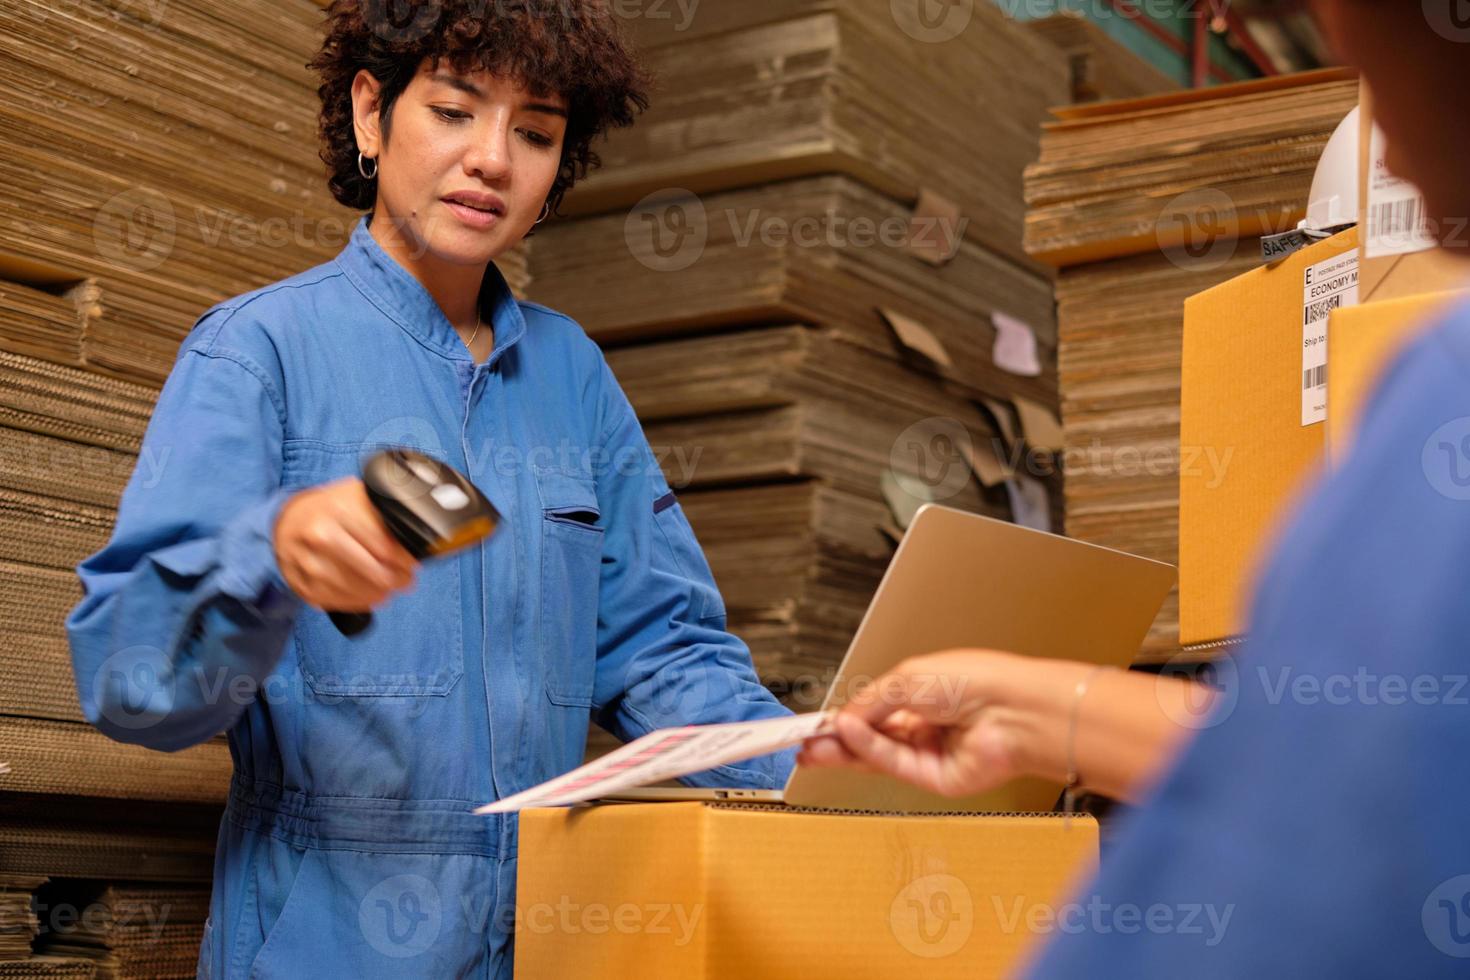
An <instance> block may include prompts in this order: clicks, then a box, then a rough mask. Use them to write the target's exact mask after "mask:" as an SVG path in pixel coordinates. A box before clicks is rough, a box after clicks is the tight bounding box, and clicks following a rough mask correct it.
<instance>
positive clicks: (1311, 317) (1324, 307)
mask: <svg viewBox="0 0 1470 980" xmlns="http://www.w3.org/2000/svg"><path fill="white" fill-rule="evenodd" d="M1341 307H1342V294H1341V293H1338V294H1337V295H1336V296H1329V297H1327V298H1326V299H1324V300H1323V301H1322V302H1320V303H1313V304H1311V305H1310V306H1308V307H1307V324H1313V323H1316V322H1317V321H1318V320H1325V319H1327V314H1329V313H1331V312H1332V311H1333V310H1336V309H1340V308H1341Z"/></svg>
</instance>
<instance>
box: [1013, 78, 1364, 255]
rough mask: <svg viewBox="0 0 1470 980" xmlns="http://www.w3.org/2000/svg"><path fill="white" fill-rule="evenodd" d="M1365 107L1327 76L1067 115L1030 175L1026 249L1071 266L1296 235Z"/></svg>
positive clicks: (1050, 131) (1350, 84)
mask: <svg viewBox="0 0 1470 980" xmlns="http://www.w3.org/2000/svg"><path fill="white" fill-rule="evenodd" d="M1357 101H1358V85H1357V80H1356V78H1355V76H1353V75H1352V74H1351V73H1349V72H1346V71H1344V70H1341V69H1327V70H1324V71H1319V72H1310V73H1307V74H1303V75H1293V76H1279V77H1276V78H1270V79H1264V80H1261V81H1256V82H1245V83H1241V84H1238V85H1231V86H1227V87H1224V88H1214V89H1197V90H1192V91H1188V92H1180V93H1175V94H1168V95H1159V96H1154V97H1151V98H1143V99H1137V100H1132V101H1129V102H1124V103H1107V104H1103V105H1095V106H1078V107H1074V108H1071V109H1067V110H1064V111H1061V112H1058V113H1057V119H1056V120H1055V121H1053V122H1050V123H1048V124H1047V125H1046V129H1045V132H1044V136H1043V139H1042V144H1041V157H1040V160H1039V161H1038V162H1037V163H1035V164H1034V165H1033V166H1031V167H1028V168H1027V170H1026V203H1027V205H1028V206H1029V208H1030V210H1029V212H1028V213H1027V215H1026V249H1027V251H1028V252H1030V253H1031V254H1032V255H1033V256H1035V257H1037V258H1039V259H1041V260H1043V261H1045V262H1048V263H1050V264H1052V265H1055V266H1058V267H1064V266H1073V265H1079V264H1081V263H1084V262H1093V261H1098V260H1102V259H1107V258H1113V257H1115V256H1118V255H1128V254H1137V253H1141V252H1150V251H1156V250H1158V249H1159V248H1161V247H1163V248H1168V249H1176V248H1177V249H1181V250H1183V251H1185V252H1188V250H1189V249H1191V248H1193V247H1195V246H1196V245H1197V244H1198V239H1199V238H1200V237H1201V236H1202V233H1204V234H1210V233H1211V232H1213V234H1212V236H1211V237H1213V238H1214V239H1217V240H1218V239H1220V238H1222V237H1225V236H1228V237H1230V238H1247V237H1251V236H1255V235H1261V234H1264V233H1272V232H1280V231H1286V230H1288V228H1290V227H1294V226H1295V224H1296V221H1297V220H1298V219H1299V218H1300V217H1301V215H1302V213H1304V210H1305V207H1306V203H1305V202H1306V196H1307V191H1308V190H1309V189H1310V187H1311V183H1312V174H1313V173H1314V172H1315V171H1316V169H1317V160H1318V158H1319V157H1320V156H1321V154H1322V147H1323V145H1325V143H1326V142H1327V139H1328V138H1329V137H1330V136H1331V135H1332V131H1333V130H1334V129H1336V128H1337V125H1338V123H1340V122H1342V118H1343V117H1344V116H1345V115H1347V114H1348V112H1349V111H1351V109H1352V107H1353V106H1354V105H1356V104H1357ZM1293 214H1295V215H1296V217H1292V215H1293ZM1206 220H1207V221H1208V224H1209V226H1210V227H1208V228H1201V226H1202V225H1204V224H1205V223H1206Z"/></svg>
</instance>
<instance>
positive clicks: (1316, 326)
mask: <svg viewBox="0 0 1470 980" xmlns="http://www.w3.org/2000/svg"><path fill="white" fill-rule="evenodd" d="M1302 279H1303V282H1302V425H1315V424H1316V423H1318V422H1322V421H1325V420H1326V418H1327V318H1328V316H1330V315H1331V314H1332V311H1333V310H1338V309H1341V308H1343V307H1344V306H1356V305H1357V302H1358V250H1357V249H1353V250H1352V251H1351V252H1344V253H1342V254H1341V255H1339V256H1337V257H1336V258H1333V259H1327V260H1326V261H1325V262H1318V263H1317V264H1316V265H1314V266H1309V267H1308V268H1307V271H1306V272H1305V273H1304V274H1303V276H1302Z"/></svg>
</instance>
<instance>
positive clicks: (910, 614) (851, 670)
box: [608, 504, 1175, 813]
mask: <svg viewBox="0 0 1470 980" xmlns="http://www.w3.org/2000/svg"><path fill="white" fill-rule="evenodd" d="M1174 581H1175V570H1174V567H1173V566H1172V565H1167V564H1164V563H1163V562H1157V561H1150V560H1148V559H1146V558H1139V557H1137V556H1134V555H1129V554H1125V553H1123V552H1121V551H1114V550H1112V549H1111V548H1103V547H1100V546H1098V545H1093V544H1087V543H1085V542H1082V541H1075V540H1073V539H1071V538H1065V537H1061V536H1059V535H1055V534H1046V533H1044V532H1041V531H1033V530H1031V529H1029V528H1024V527H1020V526H1018V525H1016V524H1011V523H1009V522H1007V521H1000V520H995V519H993V518H989V517H981V516H979V515H977V514H970V513H966V512H965V511H959V510H953V509H951V508H948V507H940V506H937V505H934V504H925V505H924V506H923V507H921V508H920V509H919V511H918V513H917V514H916V515H915V517H914V520H913V522H912V524H911V525H910V526H909V529H908V533H907V534H905V535H904V537H903V540H902V541H901V542H900V544H899V546H898V551H897V553H896V554H894V556H893V560H892V561H891V562H890V563H889V566H888V570H887V572H886V573H885V574H884V576H883V581H882V582H881V583H880V584H879V586H878V591H877V592H876V593H875V594H874V596H873V601H872V603H871V604H870V605H869V606H868V611H867V613H866V614H865V615H864V616H863V621H862V623H861V625H860V626H859V627H858V631H857V634H856V635H855V636H854V637H853V640H852V645H851V646H850V647H848V651H847V656H846V657H845V658H844V659H843V661H842V666H841V667H840V668H839V669H838V671H837V675H836V677H835V678H834V680H833V683H832V686H831V688H829V690H828V693H827V697H826V700H825V701H824V702H823V704H822V708H823V710H828V709H832V708H839V707H841V706H842V705H843V704H844V703H845V701H846V698H847V696H848V695H849V694H851V693H852V692H853V691H854V690H856V689H859V688H860V687H861V682H862V681H864V680H871V679H873V678H877V677H879V676H880V675H882V674H883V673H885V672H886V671H888V670H889V669H891V668H892V667H894V666H896V665H897V664H898V663H899V662H900V661H902V660H904V659H905V658H907V657H910V656H915V655H918V654H924V653H933V652H935V651H939V650H947V649H953V648H956V647H976V648H983V649H992V650H1007V651H1010V652H1012V653H1021V654H1029V655H1031V656H1036V657H1060V658H1065V659H1069V660H1081V661H1087V662H1090V663H1098V664H1111V665H1113V666H1117V667H1126V666H1128V665H1129V664H1131V663H1132V662H1133V660H1134V658H1135V656H1136V655H1137V653H1138V650H1139V647H1140V646H1141V644H1142V643H1143V639H1144V636H1145V635H1146V634H1147V633H1148V629H1149V627H1150V626H1151V625H1152V624H1153V621H1154V617H1155V616H1156V615H1158V612H1159V608H1160V606H1162V605H1163V602H1164V598H1165V597H1166V596H1167V595H1168V593H1169V590H1170V588H1172V587H1173V585H1174ZM1060 792H1061V787H1060V786H1059V785H1057V784H1053V783H1049V782H1046V781H1045V780H1038V779H1019V780H1015V781H1013V782H1012V783H1011V784H1010V785H1008V786H1004V787H1001V788H998V789H996V790H992V791H990V792H987V793H984V794H981V795H978V796H972V797H967V798H964V799H952V798H949V797H943V796H938V795H935V794H931V793H926V792H924V791H923V790H920V789H917V788H914V787H911V786H909V785H907V784H904V783H901V782H899V781H898V780H896V779H891V778H889V777H887V776H880V775H874V774H871V773H858V772H849V771H846V770H840V769H825V768H814V767H804V766H797V767H796V768H795V769H794V770H793V771H792V773H791V776H790V778H789V779H788V780H787V782H786V787H785V788H784V789H780V790H755V789H685V788H678V787H667V788H666V787H657V786H655V787H649V788H646V789H639V790H630V791H627V792H625V793H620V794H617V795H615V796H611V797H609V798H608V799H609V800H613V801H625V802H633V801H638V802H646V801H652V800H730V801H748V802H762V803H778V804H779V803H784V804H788V805H790V806H801V807H825V808H835V809H852V810H877V811H892V812H935V811H954V812H972V813H973V812H982V811H989V812H1026V811H1037V810H1050V809H1051V808H1052V806H1053V804H1054V803H1055V801H1056V799H1057V796H1058V794H1059V793H1060Z"/></svg>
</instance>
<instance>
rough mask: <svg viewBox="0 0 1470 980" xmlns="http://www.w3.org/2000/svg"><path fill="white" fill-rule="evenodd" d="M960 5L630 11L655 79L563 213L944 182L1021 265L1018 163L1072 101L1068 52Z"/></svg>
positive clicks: (777, 3)
mask: <svg viewBox="0 0 1470 980" xmlns="http://www.w3.org/2000/svg"><path fill="white" fill-rule="evenodd" d="M956 6H957V7H960V8H964V9H958V10H954V11H949V12H947V13H946V15H945V16H944V17H943V18H942V19H941V20H940V21H939V22H938V23H934V24H929V23H925V22H924V20H923V19H922V18H921V16H920V13H919V12H918V11H917V9H915V5H907V4H894V3H890V2H889V0H767V2H763V3H759V4H746V3H733V2H725V3H713V4H704V5H701V6H700V7H699V8H698V9H697V10H693V11H691V13H690V16H689V17H688V20H687V23H685V22H681V21H679V20H678V19H676V18H674V17H653V16H641V14H642V13H643V12H642V11H633V12H632V13H631V16H630V17H629V19H628V20H627V21H626V23H627V27H628V28H629V32H630V35H631V37H632V39H633V40H634V42H635V44H636V45H637V46H638V48H639V50H640V52H641V55H642V57H643V60H644V63H645V64H646V65H647V66H648V67H649V68H650V69H651V70H652V71H653V72H654V73H655V74H656V75H658V76H659V78H660V79H661V84H660V86H659V88H658V90H657V92H656V93H655V97H654V99H653V105H652V107H651V108H650V109H649V111H648V112H647V113H646V114H645V115H644V116H643V117H642V118H641V119H640V120H639V122H638V124H637V125H636V126H634V127H632V128H631V129H628V130H626V131H622V132H618V133H615V134H614V135H613V136H612V137H611V138H610V139H609V141H608V143H607V145H606V147H605V148H604V147H599V150H598V152H599V154H600V155H601V156H602V159H603V162H604V164H605V167H604V169H603V170H602V171H600V172H597V173H594V174H593V175H592V176H591V177H590V178H589V179H588V180H587V182H586V183H585V184H584V185H583V186H582V187H580V188H579V189H578V191H577V193H576V194H575V195H574V197H572V198H569V199H568V207H569V209H570V211H571V212H572V213H578V212H581V213H591V212H602V211H610V210H613V209H615V208H625V207H627V206H629V205H631V204H632V203H633V202H635V201H637V200H639V199H640V198H642V197H643V196H644V195H646V194H648V193H651V192H654V191H659V190H663V189H667V188H671V187H681V188H684V189H685V190H688V191H692V192H693V193H696V194H704V193H707V192H711V191H717V190H723V189H727V188H731V187H738V186H747V185H751V184H757V183H762V182H767V181H773V180H782V179H787V178H792V177H800V176H808V175H812V174H819V173H830V172H837V173H845V174H850V175H851V176H854V177H856V178H858V179H859V180H862V181H863V182H864V183H866V184H868V185H869V186H871V187H874V188H875V189H877V190H878V191H880V192H881V193H883V194H884V195H886V196H888V197H891V198H895V199H897V200H899V201H902V202H904V203H912V202H913V201H914V199H915V198H916V197H917V195H918V192H919V189H920V188H928V189H930V190H932V191H935V192H937V193H938V194H939V195H941V196H942V197H944V198H946V199H947V200H950V201H953V202H954V203H955V204H956V205H957V206H958V207H959V209H960V211H961V213H962V214H964V215H965V216H966V217H967V218H968V219H969V226H968V229H967V233H968V234H969V235H970V236H971V237H972V238H974V240H975V241H977V242H979V243H982V244H984V245H986V246H988V247H989V248H991V249H994V250H995V251H997V252H999V253H1001V254H1004V255H1007V256H1010V257H1011V258H1013V259H1015V260H1017V261H1020V262H1023V263H1025V262H1026V261H1027V260H1026V258H1025V255H1024V253H1023V252H1022V251H1021V248H1020V241H1019V239H1018V238H1017V236H1016V228H1017V227H1018V225H1019V223H1020V221H1021V219H1022V212H1023V208H1022V204H1021V177H1020V175H1021V170H1022V168H1023V167H1025V165H1026V164H1027V163H1029V162H1030V161H1031V160H1032V159H1034V157H1035V152H1034V151H1035V144H1036V133H1035V127H1036V123H1037V121H1039V120H1040V119H1041V118H1042V116H1043V114H1044V113H1045V111H1046V110H1047V109H1048V108H1050V107H1051V106H1053V105H1057V104H1059V103H1061V102H1065V101H1067V87H1066V85H1067V82H1066V67H1065V60H1064V59H1062V58H1059V57H1057V52H1056V50H1055V49H1054V48H1052V47H1050V46H1049V45H1047V44H1046V43H1045V42H1044V41H1042V40H1041V39H1040V38H1038V37H1035V36H1033V35H1032V34H1030V33H1029V32H1027V31H1026V30H1024V29H1023V28H1020V27H1018V26H1017V25H1016V24H1015V23H1013V22H1012V21H1010V20H1009V19H1008V18H1007V17H1006V16H1005V14H1004V13H1003V12H1002V11H1001V10H1000V9H999V8H998V7H995V6H994V5H991V4H973V5H969V4H961V5H956ZM977 120H983V125H977V124H976V122H977Z"/></svg>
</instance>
